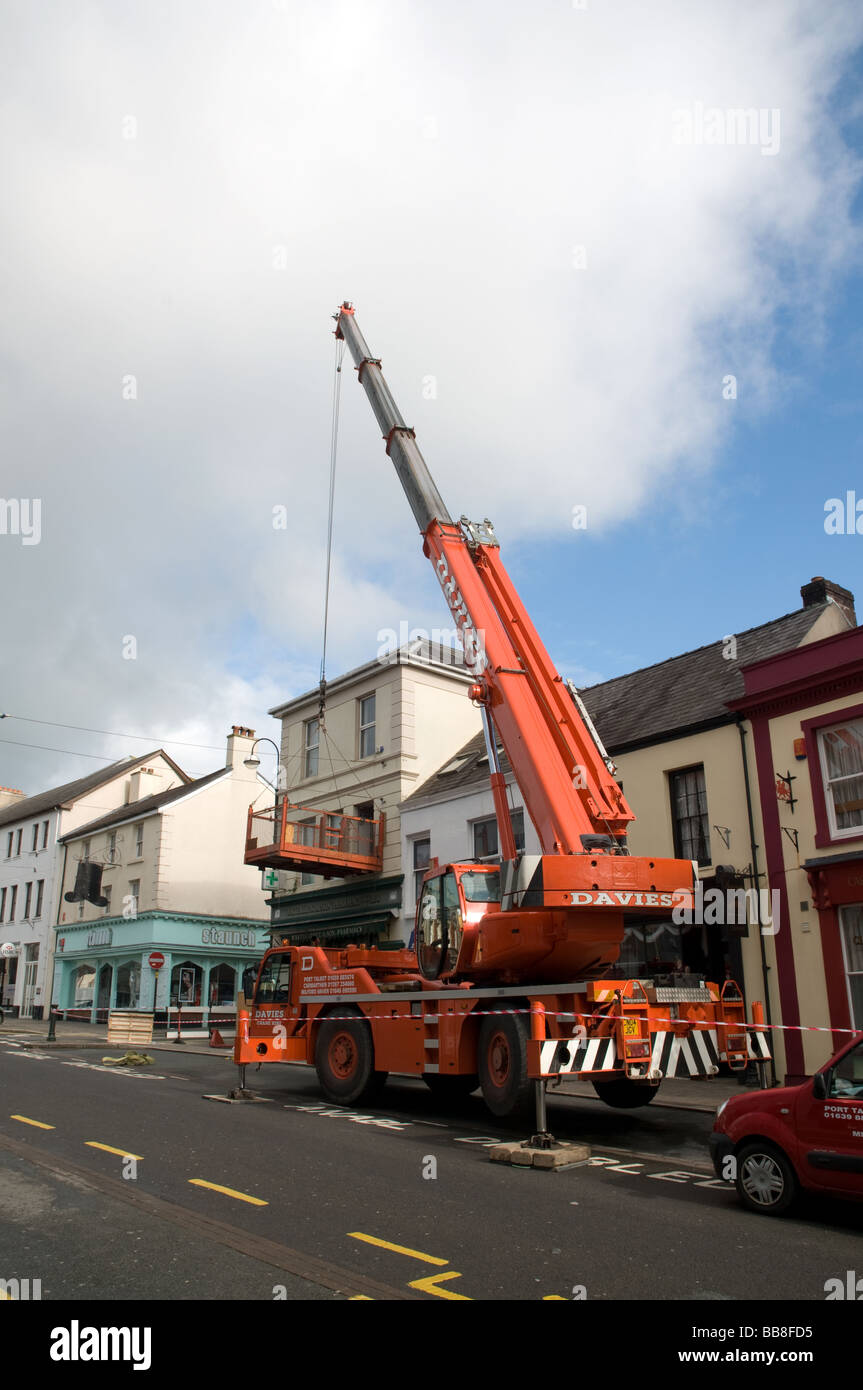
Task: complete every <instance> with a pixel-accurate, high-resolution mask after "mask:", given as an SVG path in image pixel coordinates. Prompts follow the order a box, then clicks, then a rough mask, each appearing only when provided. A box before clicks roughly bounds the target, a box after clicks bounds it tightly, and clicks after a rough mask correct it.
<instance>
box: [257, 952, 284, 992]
mask: <svg viewBox="0 0 863 1390" xmlns="http://www.w3.org/2000/svg"><path fill="white" fill-rule="evenodd" d="M290 998H291V959H290V956H270V957H268V959H267V963H266V965H265V966H264V968H263V970H262V971H261V974H260V978H259V980H258V988H257V992H256V994H255V1003H256V1004H287V1003H289V1001H290Z"/></svg>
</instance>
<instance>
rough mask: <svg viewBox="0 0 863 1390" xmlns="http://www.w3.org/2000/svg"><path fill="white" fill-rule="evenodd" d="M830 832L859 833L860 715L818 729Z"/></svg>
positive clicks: (862, 789) (862, 813)
mask: <svg viewBox="0 0 863 1390" xmlns="http://www.w3.org/2000/svg"><path fill="white" fill-rule="evenodd" d="M818 745H819V751H820V754H821V771H822V775H823V778H824V799H825V801H826V802H827V819H828V821H829V823H830V833H831V835H835V836H837V837H842V836H849V835H859V833H860V827H861V826H863V719H853V720H849V722H848V723H847V724H839V725H836V726H834V727H833V728H832V729H823V730H820V731H819V735H818Z"/></svg>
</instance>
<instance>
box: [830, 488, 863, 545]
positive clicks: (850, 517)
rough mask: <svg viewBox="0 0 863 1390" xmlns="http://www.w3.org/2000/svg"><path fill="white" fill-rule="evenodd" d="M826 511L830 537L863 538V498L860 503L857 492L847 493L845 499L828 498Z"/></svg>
mask: <svg viewBox="0 0 863 1390" xmlns="http://www.w3.org/2000/svg"><path fill="white" fill-rule="evenodd" d="M824 510H825V512H826V513H827V515H826V516H825V518H824V530H825V531H826V532H827V535H828V536H863V497H861V498H860V501H859V502H858V501H857V494H856V492H850V491H849V492H846V494H845V496H844V498H842V497H828V499H827V501H826V502H825V503H824Z"/></svg>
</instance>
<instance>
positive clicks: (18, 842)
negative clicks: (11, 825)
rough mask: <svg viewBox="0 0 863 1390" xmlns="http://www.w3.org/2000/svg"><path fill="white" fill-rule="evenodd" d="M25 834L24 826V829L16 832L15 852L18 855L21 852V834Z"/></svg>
mask: <svg viewBox="0 0 863 1390" xmlns="http://www.w3.org/2000/svg"><path fill="white" fill-rule="evenodd" d="M23 834H24V830H23V828H22V829H20V830H19V831H18V832H17V834H16V836H15V853H16V855H17V854H20V853H21V836H22V835H23Z"/></svg>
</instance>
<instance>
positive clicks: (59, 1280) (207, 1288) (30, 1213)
mask: <svg viewBox="0 0 863 1390" xmlns="http://www.w3.org/2000/svg"><path fill="white" fill-rule="evenodd" d="M152 1056H153V1057H154V1065H153V1066H152V1067H149V1068H146V1069H143V1070H141V1071H135V1072H132V1071H129V1070H127V1069H112V1068H107V1067H102V1066H101V1062H100V1054H99V1053H98V1052H93V1051H91V1050H87V1051H81V1052H73V1051H66V1050H64V1051H57V1052H51V1053H48V1052H45V1053H40V1052H32V1051H25V1050H24V1049H19V1048H15V1047H12V1046H10V1045H9V1044H8V1043H5V1044H4V1043H3V1042H2V1040H0V1087H2V1097H3V1100H2V1110H0V1219H2V1221H3V1226H4V1238H3V1261H4V1265H5V1267H4V1268H3V1269H2V1270H0V1278H5V1279H11V1278H15V1277H17V1278H22V1279H23V1278H30V1279H40V1280H41V1294H42V1298H43V1299H46V1300H48V1299H77V1298H82V1297H87V1298H94V1299H99V1300H102V1299H105V1300H114V1299H120V1300H122V1299H144V1300H146V1299H253V1300H260V1299H269V1300H274V1299H275V1300H281V1299H282V1298H286V1299H288V1300H296V1299H306V1298H310V1299H357V1298H361V1299H369V1298H371V1299H376V1300H381V1299H422V1300H428V1299H430V1298H444V1299H448V1300H501V1299H506V1300H542V1299H567V1300H571V1299H572V1298H573V1297H576V1298H578V1297H586V1298H587V1299H588V1300H612V1299H639V1300H646V1301H656V1302H659V1301H664V1300H678V1299H695V1300H704V1301H716V1300H718V1301H722V1300H739V1299H754V1300H766V1299H769V1300H775V1299H783V1300H794V1301H807V1300H811V1301H823V1300H824V1296H825V1294H824V1285H825V1282H826V1281H827V1280H828V1279H831V1278H835V1277H837V1276H838V1277H843V1278H844V1276H845V1273H846V1271H848V1270H853V1269H855V1268H856V1267H857V1266H859V1265H860V1233H861V1230H863V1208H861V1207H857V1206H855V1205H852V1204H844V1203H832V1202H823V1201H819V1202H811V1203H808V1204H807V1205H805V1206H804V1207H803V1208H802V1209H801V1210H800V1212H799V1213H797V1214H794V1215H792V1216H788V1217H785V1218H784V1219H781V1220H778V1219H769V1218H764V1217H757V1216H754V1215H751V1214H750V1213H748V1212H745V1211H743V1210H742V1209H741V1208H740V1207H739V1206H738V1203H737V1199H736V1197H735V1195H734V1193H733V1191H732V1190H731V1189H729V1188H727V1187H726V1186H725V1185H724V1184H720V1183H718V1182H717V1181H716V1180H715V1179H714V1178H713V1176H712V1170H711V1169H710V1165H709V1162H708V1160H707V1155H706V1149H705V1147H704V1138H705V1136H706V1134H707V1133H708V1132H709V1129H710V1126H711V1121H710V1118H709V1116H707V1115H703V1114H699V1113H693V1112H686V1111H679V1110H670V1109H659V1108H658V1107H656V1106H655V1105H654V1106H651V1107H650V1109H649V1110H643V1111H638V1112H630V1113H622V1112H615V1111H611V1110H608V1109H607V1108H606V1107H604V1106H603V1105H602V1104H601V1103H600V1102H598V1101H596V1102H594V1101H585V1100H580V1099H571V1098H570V1099H555V1098H554V1097H552V1099H551V1100H550V1103H549V1118H550V1123H551V1127H552V1129H553V1130H554V1132H555V1133H556V1134H557V1135H558V1136H559V1137H561V1138H581V1139H584V1140H586V1141H587V1142H589V1143H590V1144H591V1146H592V1159H591V1163H590V1164H589V1165H587V1166H580V1167H573V1168H568V1169H565V1170H563V1171H560V1172H556V1173H545V1172H538V1171H536V1170H532V1169H531V1170H519V1169H515V1168H510V1167H506V1166H502V1165H497V1164H491V1163H489V1162H488V1158H487V1154H486V1152H485V1149H486V1147H487V1145H488V1144H490V1143H491V1142H495V1141H497V1140H499V1139H500V1138H501V1137H502V1136H506V1135H507V1131H506V1130H505V1129H504V1128H503V1127H502V1126H501V1125H500V1124H499V1123H497V1122H494V1121H492V1122H491V1123H490V1122H489V1118H488V1115H487V1113H486V1112H485V1110H484V1108H483V1106H482V1103H481V1101H480V1100H479V1099H475V1098H472V1099H470V1100H469V1101H468V1102H466V1103H465V1104H464V1105H463V1106H461V1107H459V1108H452V1107H450V1108H443V1109H442V1108H441V1105H440V1103H439V1102H437V1101H435V1100H433V1098H432V1096H431V1095H430V1094H429V1092H428V1091H427V1090H426V1088H425V1087H424V1086H423V1085H422V1083H419V1082H414V1081H402V1082H394V1083H391V1084H390V1085H389V1086H388V1087H387V1089H386V1091H385V1092H384V1095H383V1098H382V1104H381V1105H379V1106H376V1107H373V1108H370V1109H364V1110H363V1111H361V1112H360V1111H356V1110H350V1109H346V1108H344V1107H338V1106H330V1105H327V1104H326V1103H325V1102H323V1100H322V1098H321V1095H320V1092H319V1090H318V1088H317V1083H316V1079H315V1077H314V1074H313V1073H312V1072H310V1071H307V1070H306V1069H303V1068H297V1067H293V1066H287V1065H282V1066H278V1067H276V1066H272V1067H264V1068H263V1069H262V1070H261V1071H260V1072H259V1073H254V1072H252V1071H251V1069H250V1072H249V1078H248V1079H249V1082H250V1084H252V1085H253V1086H254V1088H255V1089H256V1091H258V1092H259V1093H260V1095H261V1096H263V1097H266V1099H265V1100H262V1101H261V1102H260V1103H257V1104H246V1105H242V1104H233V1105H231V1104H222V1103H217V1102H214V1101H206V1100H204V1099H203V1098H202V1097H203V1095H204V1093H222V1094H226V1093H227V1091H228V1089H229V1087H230V1086H231V1085H233V1084H235V1079H236V1071H235V1068H234V1067H233V1066H232V1065H231V1064H230V1063H229V1062H228V1061H227V1059H226V1058H225V1057H223V1056H221V1055H219V1054H213V1055H212V1056H201V1055H197V1054H186V1053H184V1052H183V1051H182V1050H181V1049H180V1048H177V1049H176V1051H171V1052H167V1051H156V1052H154V1053H152ZM509 1137H511V1132H510V1134H509Z"/></svg>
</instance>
